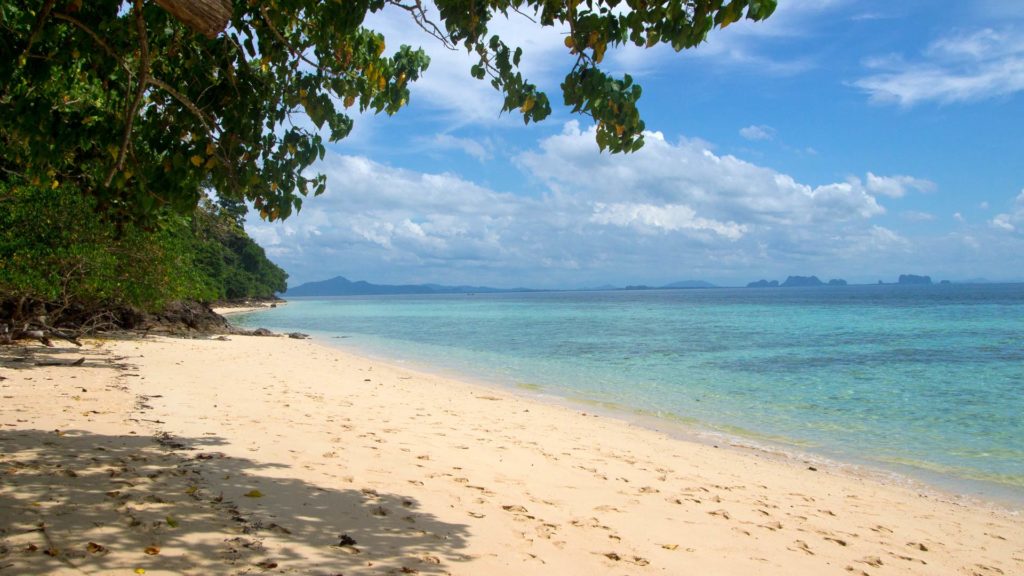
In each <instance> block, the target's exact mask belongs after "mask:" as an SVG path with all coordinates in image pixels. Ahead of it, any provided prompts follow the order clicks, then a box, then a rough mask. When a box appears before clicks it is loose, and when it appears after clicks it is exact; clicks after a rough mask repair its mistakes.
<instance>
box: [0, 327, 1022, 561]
mask: <svg viewBox="0 0 1024 576" xmlns="http://www.w3.org/2000/svg"><path fill="white" fill-rule="evenodd" d="M79 360H81V362H79V363H78V365H73V363H76V361H79ZM0 396H2V400H0V573H2V574H137V573H138V574H141V573H145V574H243V573H244V574H263V573H266V574H322V575H328V574H331V575H335V574H345V575H351V574H455V575H495V574H510V575H511V574H516V575H522V574H567V575H568V574H580V575H583V574H588V575H589V574H616V575H618V574H672V575H675V574H701V575H703V574H737V575H739V574H743V575H746V574H758V575H769V574H779V575H783V574H785V575H793V574H797V575H819V574H855V575H864V574H870V575H877V574H914V575H917V574H919V575H936V574H951V575H953V574H955V575H961V574H963V575H980V576H990V575H998V574H1004V575H1012V574H1024V519H1022V518H1021V516H1020V515H1019V512H1016V511H1013V510H1005V509H1000V508H999V507H997V506H990V505H986V504H984V503H977V502H969V501H966V500H959V499H956V498H953V497H950V496H944V495H942V494H941V493H939V492H937V491H930V490H922V489H920V488H914V487H908V486H902V485H899V484H898V483H893V482H890V483H886V482H883V481H880V480H879V479H877V478H874V477H868V476H858V475H856V474H855V473H852V472H851V471H849V470H846V469H839V468H831V467H825V466H819V465H810V464H808V463H807V462H804V461H801V460H799V459H785V458H778V457H767V456H765V455H761V454H758V453H757V452H756V451H750V450H740V449H733V448H729V447H726V446H721V447H715V446H713V445H707V444H702V443H698V442H690V441H687V440H683V439H679V438H676V437H671V436H669V435H666V434H663V433H660V432H657V431H653V430H650V429H646V428H643V427H640V426H637V425H634V424H630V423H628V422H626V421H623V420H619V419H616V418H612V417H608V416H607V415H594V414H592V413H590V412H587V411H586V410H583V409H579V408H572V407H567V406H559V405H555V404H548V403H544V402H541V401H538V400H535V399H532V398H529V397H525V396H523V395H518V394H515V393H513V392H510V391H505V390H501V389H496V388H490V387H484V386H479V385H476V384H472V383H466V382H460V381H456V380H452V379H449V378H444V377H440V376H436V375H430V374H425V373H420V372H417V371H413V370H409V369H407V368H403V367H400V366H393V365H388V364H386V363H383V362H380V361H377V360H372V359H368V358H363V357H359V356H355V355H352V354H349V353H347V352H343V351H339V350H337V349H334V348H329V347H326V346H324V345H323V344H320V343H317V342H314V341H309V340H293V339H288V338H271V337H262V338H260V337H249V336H228V337H226V339H202V340H179V339H165V338H145V339H137V340H107V341H95V340H94V341H89V342H88V343H87V345H86V346H85V347H83V348H81V349H77V348H72V347H58V348H53V349H47V348H41V347H35V346H31V347H24V348H21V347H8V348H4V349H0Z"/></svg>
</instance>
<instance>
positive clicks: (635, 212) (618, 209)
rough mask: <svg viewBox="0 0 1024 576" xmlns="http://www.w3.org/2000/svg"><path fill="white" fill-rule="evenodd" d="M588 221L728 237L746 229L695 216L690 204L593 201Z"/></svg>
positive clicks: (639, 228)
mask: <svg viewBox="0 0 1024 576" xmlns="http://www.w3.org/2000/svg"><path fill="white" fill-rule="evenodd" d="M590 220H591V222H596V223H598V224H611V225H614V226H622V227H626V226H631V227H633V228H635V229H636V230H638V231H639V232H641V233H649V232H652V231H658V232H677V231H680V230H687V231H710V232H713V233H715V234H717V235H719V236H722V237H724V238H728V239H729V240H739V239H740V238H742V237H743V234H744V233H745V232H746V231H747V228H746V226H743V225H741V224H737V223H735V222H718V221H716V220H710V219H707V218H699V217H697V213H696V212H695V211H694V210H693V208H690V207H689V206H686V205H682V204H670V205H666V206H654V205H651V204H631V203H618V204H602V203H600V202H598V203H596V204H594V215H593V216H591V218H590Z"/></svg>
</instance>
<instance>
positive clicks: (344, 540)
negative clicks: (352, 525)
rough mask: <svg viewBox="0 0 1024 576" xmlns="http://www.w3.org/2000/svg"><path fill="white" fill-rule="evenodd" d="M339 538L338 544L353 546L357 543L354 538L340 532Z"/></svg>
mask: <svg viewBox="0 0 1024 576" xmlns="http://www.w3.org/2000/svg"><path fill="white" fill-rule="evenodd" d="M339 538H341V541H340V542H338V546H355V545H356V544H357V542H356V540H355V538H353V537H351V536H349V535H348V534H342V535H341V536H339Z"/></svg>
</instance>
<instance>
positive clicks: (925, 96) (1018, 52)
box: [854, 28, 1024, 107]
mask: <svg viewBox="0 0 1024 576" xmlns="http://www.w3.org/2000/svg"><path fill="white" fill-rule="evenodd" d="M865 65H867V66H868V67H869V68H873V69H875V70H877V72H876V73H874V74H872V75H870V76H867V77H865V78H862V79H860V80H857V81H856V82H854V85H855V86H857V87H858V88H860V89H862V90H864V91H865V92H867V93H868V94H869V95H870V98H871V100H872V101H874V102H879V103H895V104H899V105H900V106H904V107H909V106H914V105H916V104H920V103H922V102H928V101H933V102H939V103H943V104H948V103H953V102H974V101H979V100H986V99H990V98H996V97H1000V96H1007V95H1010V94H1015V93H1017V92H1020V91H1024V33H1022V32H1021V31H1019V30H1016V29H1004V30H994V29H992V28H986V29H983V30H978V31H975V32H972V33H970V34H959V35H955V36H949V37H945V38H940V39H938V40H936V41H934V42H932V43H931V44H930V45H929V46H928V47H927V49H925V51H924V53H923V54H922V58H921V60H919V61H917V62H907V61H904V60H903V59H902V58H900V57H898V56H890V57H885V58H879V59H872V60H868V61H866V62H865Z"/></svg>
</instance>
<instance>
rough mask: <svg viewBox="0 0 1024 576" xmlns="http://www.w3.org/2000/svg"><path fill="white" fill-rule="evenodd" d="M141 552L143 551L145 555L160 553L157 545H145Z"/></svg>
mask: <svg viewBox="0 0 1024 576" xmlns="http://www.w3.org/2000/svg"><path fill="white" fill-rule="evenodd" d="M143 552H145V553H146V555H147V556H156V555H157V554H159V553H160V547H159V546H146V549H145V550H143Z"/></svg>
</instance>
